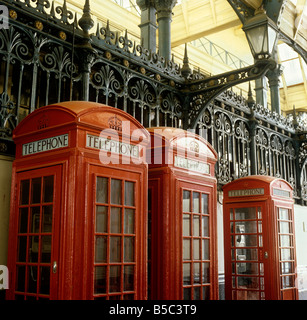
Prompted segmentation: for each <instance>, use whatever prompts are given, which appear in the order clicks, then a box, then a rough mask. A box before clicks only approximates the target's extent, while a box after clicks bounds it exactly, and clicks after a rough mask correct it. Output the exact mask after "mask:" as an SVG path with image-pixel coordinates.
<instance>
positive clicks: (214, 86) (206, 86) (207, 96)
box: [186, 59, 276, 129]
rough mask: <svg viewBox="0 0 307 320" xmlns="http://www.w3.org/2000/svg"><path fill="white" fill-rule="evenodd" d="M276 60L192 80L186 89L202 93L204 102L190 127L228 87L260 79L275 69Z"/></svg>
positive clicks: (194, 125) (194, 92)
mask: <svg viewBox="0 0 307 320" xmlns="http://www.w3.org/2000/svg"><path fill="white" fill-rule="evenodd" d="M275 68H276V62H275V61H274V60H271V59H269V60H258V61H256V63H255V64H253V65H251V66H248V67H245V68H241V69H237V70H233V71H230V72H226V73H223V74H219V75H216V76H212V77H209V78H206V79H202V80H196V81H191V82H190V83H189V84H188V86H187V87H186V91H187V92H188V93H189V94H190V96H193V95H201V96H202V97H203V101H204V103H203V104H202V106H201V108H200V109H199V110H197V112H195V116H194V117H193V118H191V122H190V125H189V127H190V128H192V129H195V128H196V127H197V124H198V122H199V120H200V118H201V117H202V115H203V113H204V111H205V109H206V108H207V106H208V105H209V104H210V103H211V101H212V100H213V99H214V98H216V97H217V96H218V95H220V94H221V93H222V92H224V91H226V90H227V89H228V88H230V87H232V86H235V85H238V84H240V83H243V82H247V81H251V80H255V79H258V78H260V77H262V76H264V75H265V74H266V73H267V71H268V70H269V69H272V70H273V69H275Z"/></svg>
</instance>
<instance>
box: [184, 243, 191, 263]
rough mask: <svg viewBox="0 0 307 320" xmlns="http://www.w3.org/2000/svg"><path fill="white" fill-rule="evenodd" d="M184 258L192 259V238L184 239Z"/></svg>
mask: <svg viewBox="0 0 307 320" xmlns="http://www.w3.org/2000/svg"><path fill="white" fill-rule="evenodd" d="M183 260H191V240H190V239H183Z"/></svg>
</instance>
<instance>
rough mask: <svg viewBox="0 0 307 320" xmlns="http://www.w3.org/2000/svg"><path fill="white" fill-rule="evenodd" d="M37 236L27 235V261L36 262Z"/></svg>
mask: <svg viewBox="0 0 307 320" xmlns="http://www.w3.org/2000/svg"><path fill="white" fill-rule="evenodd" d="M38 249H39V237H38V236H33V237H29V262H38Z"/></svg>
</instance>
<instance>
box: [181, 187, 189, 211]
mask: <svg viewBox="0 0 307 320" xmlns="http://www.w3.org/2000/svg"><path fill="white" fill-rule="evenodd" d="M190 198H191V192H190V191H187V190H183V194H182V210H183V212H191V203H190V202H191V201H190Z"/></svg>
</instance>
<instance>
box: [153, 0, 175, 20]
mask: <svg viewBox="0 0 307 320" xmlns="http://www.w3.org/2000/svg"><path fill="white" fill-rule="evenodd" d="M154 3H155V8H156V10H157V17H158V19H161V18H171V15H172V10H173V8H174V6H175V4H176V3H177V0H154Z"/></svg>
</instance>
